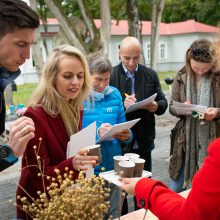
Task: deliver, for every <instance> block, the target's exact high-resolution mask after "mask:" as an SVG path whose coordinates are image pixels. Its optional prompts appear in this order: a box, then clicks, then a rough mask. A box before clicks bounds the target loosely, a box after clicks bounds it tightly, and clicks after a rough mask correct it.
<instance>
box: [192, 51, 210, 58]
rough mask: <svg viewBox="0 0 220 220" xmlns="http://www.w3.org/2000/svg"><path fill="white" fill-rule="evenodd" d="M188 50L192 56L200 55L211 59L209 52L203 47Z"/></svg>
mask: <svg viewBox="0 0 220 220" xmlns="http://www.w3.org/2000/svg"><path fill="white" fill-rule="evenodd" d="M190 50H191V53H192V55H193V56H194V57H198V56H202V57H204V58H209V59H212V55H211V54H210V52H209V51H207V50H205V49H200V48H195V49H190Z"/></svg>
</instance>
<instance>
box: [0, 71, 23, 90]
mask: <svg viewBox="0 0 220 220" xmlns="http://www.w3.org/2000/svg"><path fill="white" fill-rule="evenodd" d="M20 74H21V71H20V69H18V70H17V71H15V72H10V71H8V70H6V69H5V68H4V67H0V91H1V92H4V90H5V88H6V86H7V85H8V84H10V83H12V82H13V81H14V80H15V79H16V78H17V77H18V76H19V75H20Z"/></svg>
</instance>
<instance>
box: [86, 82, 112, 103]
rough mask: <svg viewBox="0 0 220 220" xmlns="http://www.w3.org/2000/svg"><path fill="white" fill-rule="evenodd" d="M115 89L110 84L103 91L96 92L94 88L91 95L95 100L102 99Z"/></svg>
mask: <svg viewBox="0 0 220 220" xmlns="http://www.w3.org/2000/svg"><path fill="white" fill-rule="evenodd" d="M113 91H114V90H113V89H112V88H111V87H110V86H106V87H105V89H104V91H103V92H96V91H94V90H92V91H91V92H90V96H91V97H93V98H94V100H95V101H100V100H102V99H103V98H104V97H105V96H107V95H109V94H111V93H112V92H113Z"/></svg>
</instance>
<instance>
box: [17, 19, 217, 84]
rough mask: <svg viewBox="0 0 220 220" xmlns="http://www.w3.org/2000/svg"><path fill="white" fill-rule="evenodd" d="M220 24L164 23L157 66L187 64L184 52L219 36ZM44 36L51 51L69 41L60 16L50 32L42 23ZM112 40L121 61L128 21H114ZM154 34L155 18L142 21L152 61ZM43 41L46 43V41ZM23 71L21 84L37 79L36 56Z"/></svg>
mask: <svg viewBox="0 0 220 220" xmlns="http://www.w3.org/2000/svg"><path fill="white" fill-rule="evenodd" d="M95 22H96V25H97V27H100V20H96V21H95ZM219 30H220V29H219V28H217V27H213V26H210V25H206V24H202V23H199V22H196V21H194V20H188V21H183V22H176V23H169V24H166V23H161V24H160V38H159V45H158V53H157V54H158V57H157V70H158V71H177V70H179V69H180V68H181V67H182V66H183V65H184V56H185V52H186V50H187V49H188V48H189V46H190V44H191V43H192V42H193V41H195V40H197V39H201V38H205V39H208V40H210V41H213V40H215V38H216V36H217V34H218V33H219ZM40 32H41V36H42V37H44V38H46V41H47V45H48V49H49V51H50V50H51V49H52V48H53V47H55V46H56V45H60V44H62V43H64V42H65V40H64V39H63V38H62V37H59V35H58V32H59V23H58V22H57V20H56V19H53V18H52V19H48V32H47V33H45V32H44V29H43V26H42V25H41V26H40ZM111 34H112V36H111V43H110V45H109V49H110V50H109V51H110V54H109V58H110V60H111V62H112V65H113V66H114V65H116V64H118V63H119V62H120V61H119V56H118V46H119V44H120V42H121V40H122V39H123V38H124V37H125V36H127V35H128V24H127V21H125V20H121V21H119V23H118V24H117V21H115V20H113V21H112V30H111ZM150 35H151V22H150V21H143V22H142V36H143V50H144V56H145V61H146V64H147V65H149V63H150ZM41 43H42V42H41ZM42 45H43V44H42ZM43 48H44V47H43V46H42V56H43V58H44V59H45V58H46V55H45V51H44V49H43ZM21 71H22V74H21V76H20V77H19V78H18V79H17V80H16V83H17V84H23V83H32V82H37V81H38V77H37V75H36V74H35V67H34V62H33V59H32V58H31V59H30V60H27V62H26V63H25V64H24V65H22V66H21Z"/></svg>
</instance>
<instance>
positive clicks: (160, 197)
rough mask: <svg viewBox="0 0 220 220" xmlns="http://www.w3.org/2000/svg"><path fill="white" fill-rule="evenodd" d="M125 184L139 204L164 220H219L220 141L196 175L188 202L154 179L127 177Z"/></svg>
mask: <svg viewBox="0 0 220 220" xmlns="http://www.w3.org/2000/svg"><path fill="white" fill-rule="evenodd" d="M122 182H123V183H124V185H123V186H122V187H121V189H122V190H125V191H126V192H128V193H129V194H132V195H134V194H135V195H136V198H137V203H138V205H139V206H140V207H143V208H145V209H149V210H150V211H151V212H152V213H154V214H155V215H156V216H157V217H158V218H159V219H160V220H168V219H169V220H219V219H220V138H218V139H216V140H215V141H213V142H212V143H211V144H210V145H209V148H208V156H207V158H206V159H205V161H204V164H203V166H202V167H201V168H200V170H199V171H198V172H197V173H196V174H195V176H194V178H193V183H192V188H191V191H190V193H189V195H188V197H187V198H186V199H185V198H183V197H182V196H180V195H179V194H177V193H175V192H173V191H171V190H169V189H168V188H167V187H166V186H165V185H164V184H163V183H161V182H159V181H156V180H153V179H150V178H141V179H137V178H130V179H126V178H124V179H122Z"/></svg>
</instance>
